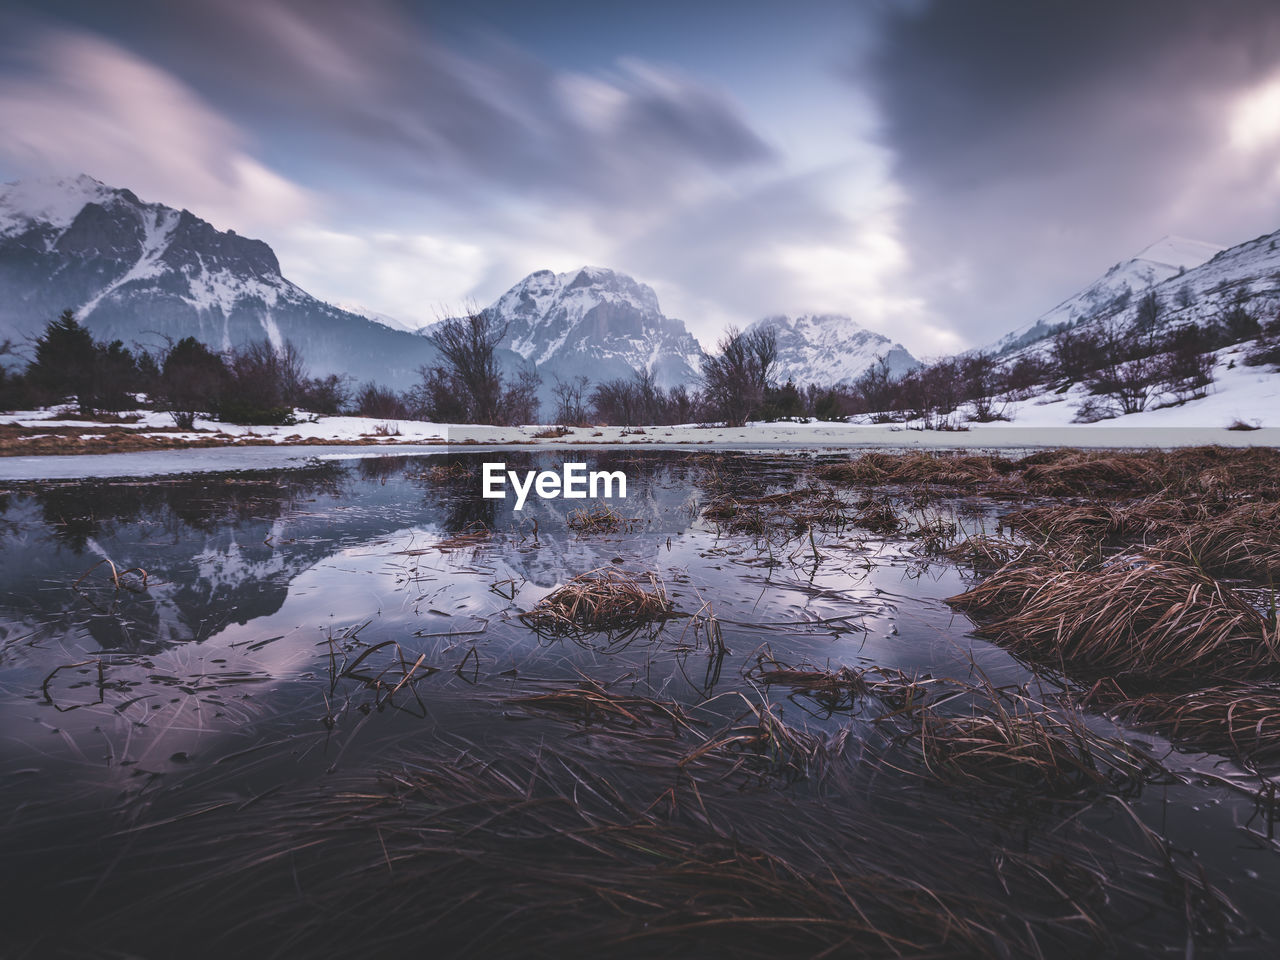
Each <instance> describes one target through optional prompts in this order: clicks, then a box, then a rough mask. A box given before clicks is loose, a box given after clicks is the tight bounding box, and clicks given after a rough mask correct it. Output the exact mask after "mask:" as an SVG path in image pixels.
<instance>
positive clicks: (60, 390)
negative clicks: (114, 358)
mask: <svg viewBox="0 0 1280 960" xmlns="http://www.w3.org/2000/svg"><path fill="white" fill-rule="evenodd" d="M97 360H98V350H97V346H96V345H95V344H94V342H93V335H92V334H91V333H89V331H88V330H87V329H85V328H84V327H83V326H81V325H80V322H79V321H78V320H76V318H75V314H74V313H72V312H71V311H70V310H64V311H62V315H61V316H59V317H58V319H57V320H54V321H52V322H50V324H49V325H48V326H47V327H45V331H44V334H43V335H42V336H40V337H39V339H37V340H36V353H35V359H34V360H33V361H32V362H31V364H30V366H28V368H27V379H28V381H29V382H30V383H31V385H32V386H33V387H34V388H35V389H36V390H38V391H40V392H41V393H43V394H44V395H45V398H46V399H48V400H51V401H55V402H56V401H59V400H64V399H66V398H67V397H69V396H72V395H74V396H75V398H76V401H77V403H78V405H79V407H80V413H81V414H82V415H83V416H86V417H88V416H93V413H94V406H95V403H96V397H95V396H94V393H95V389H94V388H95V378H96V372H97V366H98V363H97Z"/></svg>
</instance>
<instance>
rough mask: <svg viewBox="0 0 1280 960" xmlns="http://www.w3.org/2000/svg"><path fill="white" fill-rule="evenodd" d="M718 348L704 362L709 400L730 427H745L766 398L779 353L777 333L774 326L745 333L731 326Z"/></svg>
mask: <svg viewBox="0 0 1280 960" xmlns="http://www.w3.org/2000/svg"><path fill="white" fill-rule="evenodd" d="M716 348H717V352H716V354H715V355H713V356H710V357H707V359H706V360H705V361H704V363H703V365H702V384H703V388H704V390H705V391H706V398H707V403H708V404H709V405H710V406H711V408H712V409H713V410H714V411H715V413H717V414H718V415H719V416H720V418H721V419H722V420H724V422H725V423H726V424H728V425H729V426H742V424H744V423H746V421H747V419H748V418H749V417H750V416H751V415H752V414H754V413H755V412H757V411H758V410H759V409H760V405H761V403H763V401H764V391H765V387H767V386H768V383H769V374H770V372H771V371H772V368H773V364H774V362H775V360H776V359H777V356H778V344H777V333H776V331H774V330H773V329H772V328H764V329H761V330H753V331H751V332H750V333H742V332H741V331H739V330H738V329H737V328H735V327H730V328H729V329H728V330H726V331H725V335H724V336H723V337H721V338H720V342H719V343H718V344H717V345H716Z"/></svg>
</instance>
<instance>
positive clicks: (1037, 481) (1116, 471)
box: [1019, 452, 1161, 495]
mask: <svg viewBox="0 0 1280 960" xmlns="http://www.w3.org/2000/svg"><path fill="white" fill-rule="evenodd" d="M1019 465H1020V466H1024V469H1023V470H1022V483H1023V485H1025V486H1026V487H1027V488H1028V489H1029V490H1032V491H1033V492H1036V493H1047V494H1054V495H1062V494H1073V493H1097V492H1099V491H1103V490H1108V491H1115V490H1154V489H1158V488H1159V487H1160V486H1161V482H1160V481H1161V478H1160V474H1159V472H1158V470H1157V469H1156V466H1155V464H1154V463H1153V460H1152V458H1151V457H1150V456H1149V455H1147V454H1141V453H1117V454H1105V453H1078V452H1077V453H1074V454H1073V455H1071V456H1066V457H1062V458H1060V459H1057V460H1053V461H1049V462H1037V463H1032V464H1030V465H1026V460H1023V461H1021V462H1020V464H1019Z"/></svg>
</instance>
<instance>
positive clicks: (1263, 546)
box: [1154, 503, 1280, 583]
mask: <svg viewBox="0 0 1280 960" xmlns="http://www.w3.org/2000/svg"><path fill="white" fill-rule="evenodd" d="M1154 552H1155V553H1157V554H1158V555H1160V556H1163V557H1169V558H1173V559H1177V560H1181V561H1184V562H1189V563H1193V564H1196V565H1198V566H1200V567H1203V568H1204V569H1205V570H1209V571H1211V572H1213V573H1217V574H1220V575H1224V576H1231V577H1242V578H1246V579H1252V580H1254V581H1256V582H1266V581H1270V582H1272V583H1275V582H1276V581H1280V503H1245V504H1241V505H1240V506H1238V507H1233V508H1231V509H1230V510H1228V511H1227V512H1226V513H1223V514H1219V515H1218V516H1215V517H1205V518H1203V519H1201V520H1199V521H1198V522H1195V523H1191V524H1188V525H1187V526H1185V527H1183V528H1181V529H1180V530H1178V532H1177V533H1175V534H1173V535H1172V536H1169V537H1167V538H1165V539H1164V540H1161V541H1160V542H1159V543H1158V544H1157V545H1156V546H1155V549H1154Z"/></svg>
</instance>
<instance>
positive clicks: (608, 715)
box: [507, 679, 689, 734]
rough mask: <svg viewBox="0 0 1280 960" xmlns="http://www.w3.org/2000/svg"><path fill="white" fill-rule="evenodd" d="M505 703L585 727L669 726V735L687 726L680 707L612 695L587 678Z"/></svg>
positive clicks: (628, 728)
mask: <svg viewBox="0 0 1280 960" xmlns="http://www.w3.org/2000/svg"><path fill="white" fill-rule="evenodd" d="M507 702H508V703H513V704H516V705H517V706H520V707H523V708H524V709H526V710H531V711H537V712H542V713H550V714H554V715H556V716H562V717H567V718H569V719H572V720H575V721H577V722H579V723H582V724H585V725H587V726H602V727H609V728H612V729H624V730H640V729H644V730H652V729H653V727H654V725H655V724H661V725H663V726H667V725H670V727H671V732H672V734H676V733H678V732H679V731H680V730H681V728H684V727H688V726H689V720H688V718H687V717H686V716H685V715H684V712H683V711H682V710H681V709H680V706H679V704H676V703H673V702H664V701H661V700H654V699H652V698H650V697H632V696H625V695H623V694H617V693H612V692H610V691H608V690H606V689H605V688H604V687H602V686H601V685H600V684H599V683H596V682H595V681H594V680H590V679H586V680H583V681H582V682H581V683H580V684H579V685H578V686H577V687H570V688H568V689H565V690H554V691H551V692H549V693H539V694H533V695H530V696H524V697H513V698H511V699H510V700H509V701H507Z"/></svg>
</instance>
